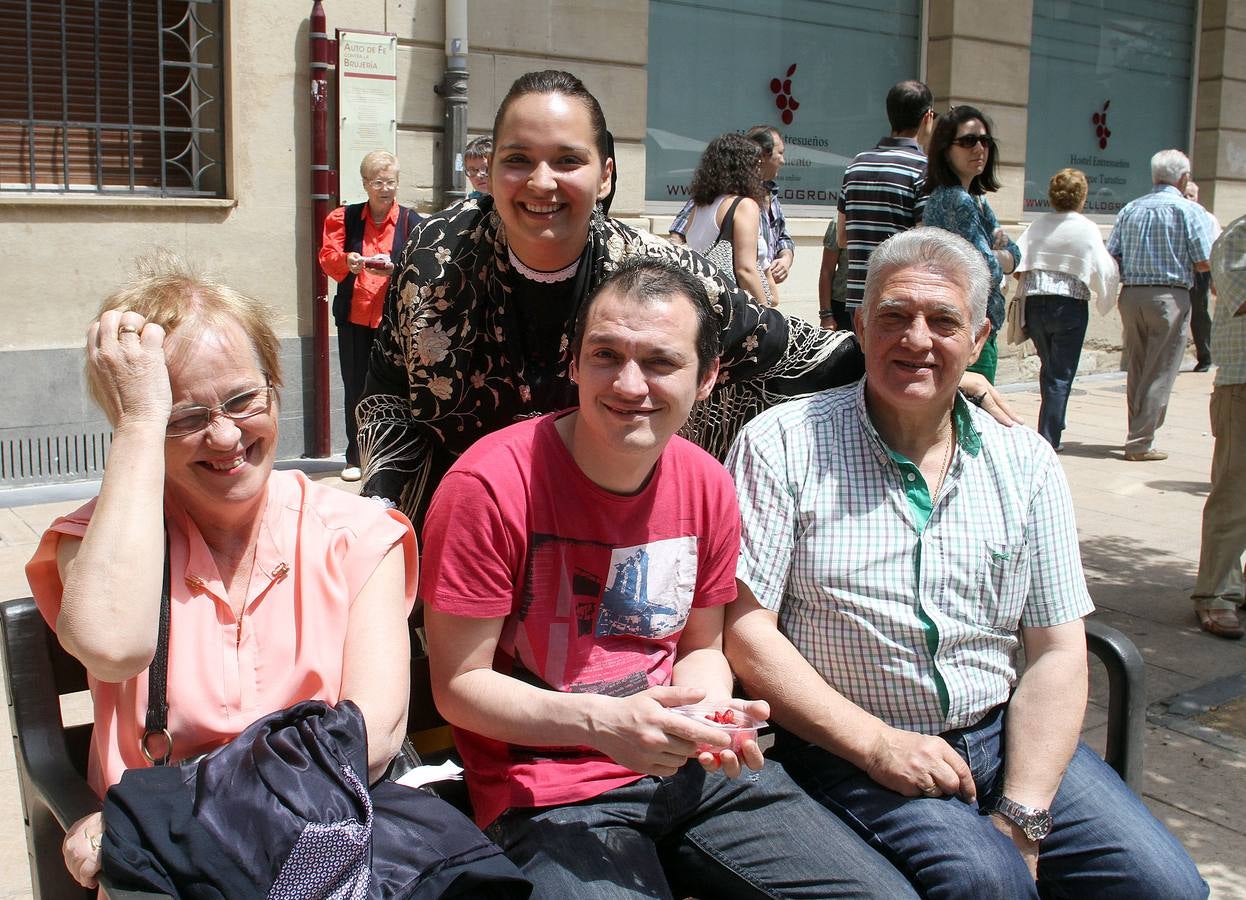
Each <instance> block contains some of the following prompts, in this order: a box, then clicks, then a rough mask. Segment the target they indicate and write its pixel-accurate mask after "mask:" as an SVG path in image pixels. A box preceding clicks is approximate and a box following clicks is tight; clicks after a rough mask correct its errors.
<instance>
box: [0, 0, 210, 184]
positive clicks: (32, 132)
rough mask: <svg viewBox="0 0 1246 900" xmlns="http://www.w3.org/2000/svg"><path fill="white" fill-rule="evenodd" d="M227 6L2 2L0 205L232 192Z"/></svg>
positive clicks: (193, 0) (175, 1)
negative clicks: (21, 199)
mask: <svg viewBox="0 0 1246 900" xmlns="http://www.w3.org/2000/svg"><path fill="white" fill-rule="evenodd" d="M221 6H222V3H221V0H0V194H3V193H5V192H14V191H20V192H31V191H35V192H39V193H44V192H47V193H75V194H77V193H96V194H99V193H103V194H135V195H144V196H166V197H221V196H224V193H225V165H224V161H225V140H224V139H225V134H224V126H225V117H224V103H223V93H224V76H223V71H222V61H223V59H224V41H223V36H222V32H221V29H222V18H223V16H222V10H221Z"/></svg>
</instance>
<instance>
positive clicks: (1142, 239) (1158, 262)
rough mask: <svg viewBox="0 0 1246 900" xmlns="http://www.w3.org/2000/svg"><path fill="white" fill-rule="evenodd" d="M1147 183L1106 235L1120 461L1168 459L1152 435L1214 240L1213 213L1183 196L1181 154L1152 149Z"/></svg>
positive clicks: (1186, 169) (1186, 174) (1186, 163)
mask: <svg viewBox="0 0 1246 900" xmlns="http://www.w3.org/2000/svg"><path fill="white" fill-rule="evenodd" d="M1151 180H1152V181H1153V182H1154V187H1153V188H1152V189H1151V192H1150V193H1149V194H1144V195H1143V196H1141V197H1139V198H1137V199H1136V200H1132V201H1130V202H1129V203H1126V204H1125V207H1124V209H1122V210H1121V211H1120V212H1119V213H1118V214H1117V216H1116V225H1115V226H1114V227H1113V228H1112V234H1111V235H1109V236H1108V253H1110V254H1112V256H1113V258H1115V260H1116V263H1117V265H1119V266H1120V269H1121V284H1122V285H1123V287H1122V288H1121V294H1120V298H1119V300H1117V308H1118V309H1119V311H1120V314H1121V325H1122V326H1123V333H1124V339H1125V352H1126V356H1127V357H1128V362H1127V364H1126V368H1127V372H1126V376H1125V398H1126V402H1127V404H1128V413H1129V432H1128V435H1127V436H1126V438H1125V459H1127V460H1129V461H1131V462H1153V461H1156V460H1162V459H1167V458H1168V454H1167V453H1165V452H1164V451H1163V450H1158V449H1156V447H1155V432H1156V431H1158V430H1159V427H1160V426H1161V425H1163V424H1164V414H1165V413H1166V412H1167V411H1168V398H1169V397H1170V396H1171V395H1172V386H1173V383H1174V382H1175V381H1176V380H1177V372H1178V371H1180V369H1181V360H1182V358H1184V356H1185V342H1186V335H1187V333H1188V323H1189V321H1190V288H1191V287H1193V285H1194V273H1195V272H1206V271H1207V270H1208V264H1207V257H1208V255H1209V254H1210V252H1211V241H1212V221H1211V217H1210V216H1208V215H1207V214H1206V213H1205V212H1204V211H1203V209H1202V207H1200V206H1199V205H1198V204H1197V203H1191V202H1190V201H1189V200H1187V199H1185V197H1184V196H1183V194H1182V191H1184V190H1185V187H1186V185H1187V184H1188V183H1189V181H1190V160H1189V159H1188V158H1186V155H1185V154H1184V153H1182V152H1181V151H1180V150H1161V151H1160V152H1159V153H1156V154H1155V155H1154V156H1153V157H1151Z"/></svg>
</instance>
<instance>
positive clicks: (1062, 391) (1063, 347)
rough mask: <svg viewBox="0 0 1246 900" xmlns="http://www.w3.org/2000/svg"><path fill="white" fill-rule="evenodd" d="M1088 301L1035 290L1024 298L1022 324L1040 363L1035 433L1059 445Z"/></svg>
mask: <svg viewBox="0 0 1246 900" xmlns="http://www.w3.org/2000/svg"><path fill="white" fill-rule="evenodd" d="M1089 321H1090V305H1089V304H1088V303H1087V302H1086V301H1085V300H1074V299H1073V298H1072V297H1058V296H1054V295H1044V294H1039V295H1035V296H1033V297H1026V298H1025V327H1026V330H1027V331H1028V332H1029V333H1030V338H1031V339H1033V341H1034V349H1035V350H1037V351H1038V360H1039V362H1040V363H1041V364H1042V365H1041V366H1040V367H1039V370H1038V390H1039V393H1040V394H1041V396H1042V405H1041V406H1040V407H1039V409H1038V433H1039V434H1041V435H1042V436H1043V437H1044V438H1046V439H1047V443H1049V444H1051V446H1053V447H1059V446H1060V435H1061V434H1063V433H1064V413H1065V410H1067V409H1068V406H1069V391H1070V389H1071V388H1072V387H1073V378H1074V377H1075V376H1076V375H1077V361H1078V359H1079V358H1080V357H1081V355H1082V342H1083V341H1084V340H1085V339H1086V326H1087V324H1088V323H1089Z"/></svg>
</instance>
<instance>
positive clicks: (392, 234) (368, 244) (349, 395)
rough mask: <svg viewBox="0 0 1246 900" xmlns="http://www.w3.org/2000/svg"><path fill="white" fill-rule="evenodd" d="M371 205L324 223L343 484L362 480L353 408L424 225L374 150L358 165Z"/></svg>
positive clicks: (388, 157) (323, 262)
mask: <svg viewBox="0 0 1246 900" xmlns="http://www.w3.org/2000/svg"><path fill="white" fill-rule="evenodd" d="M359 175H360V177H361V178H362V179H363V189H364V190H365V191H367V193H368V199H367V201H365V202H363V203H352V204H351V205H350V206H339V207H338V208H337V209H335V210H333V212H331V213H329V215H328V217H327V218H326V219H325V220H324V238H323V239H322V241H321V244H320V268H322V269H324V273H325V274H326V275H328V276H329V277H330V278H332V279H333V280H334V281H336V282H337V294H336V296H334V298H333V321H334V324H336V325H337V349H338V363H339V365H340V366H341V369H342V388H343V390H342V394H343V397H342V404H343V406H344V407H345V408H346V468H344V469H343V470H342V480H343V481H358V480H359V437H358V430H359V429H358V426H357V425H356V423H355V407H356V406H357V405H358V403H359V396H360V394H362V393H363V382H364V378H365V377H366V376H367V374H368V353H369V352H370V351H371V349H372V338H373V337H375V336H376V329H377V326H378V325H380V324H381V312H382V311H383V309H384V307H385V293H386V291H388V290H389V276H390V275H393V274H394V261H395V260H396V259H397V258H398V254H399V253H400V252H402V245H403V244H405V243H406V242H407V235H408V234H410V233H411V229H412V228H414V227H415V223H416V222H418V221H420V217H419V215H418V214H417V213H416V212H415V210H412V209H408V208H407V207H405V206H400V205H399V204H398V202H397V196H398V181H399V172H398V160H397V159H396V158H395V157H394V154H392V153H390V152H389V151H388V150H373V151H372V152H371V153H369V154H368V155H367V156H365V157H364V158H363V162H361V163H360V164H359Z"/></svg>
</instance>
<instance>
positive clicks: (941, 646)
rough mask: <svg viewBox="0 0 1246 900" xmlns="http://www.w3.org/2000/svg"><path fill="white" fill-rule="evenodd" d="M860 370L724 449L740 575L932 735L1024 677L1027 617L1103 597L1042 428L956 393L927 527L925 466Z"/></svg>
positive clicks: (978, 713)
mask: <svg viewBox="0 0 1246 900" xmlns="http://www.w3.org/2000/svg"><path fill="white" fill-rule="evenodd" d="M864 384H865V381H864V379H862V381H860V382H858V383H857V384H856V385H853V386H848V387H845V388H839V389H835V390H830V391H824V392H822V393H820V394H816V395H814V396H812V397H809V398H806V399H803V400H796V401H793V402H790V403H784V404H781V405H780V406H777V407H774V408H773V409H771V410H769V411H767V412H765V413H763V414H762V415H760V416H758V417H757V418H756V419H755V420H753V421H752V422H751V423H749V425H747V426H746V427H745V428H744V430H743V432H742V433H741V434H740V437H739V438H738V440H737V441H736V443H735V445H734V446H733V447H732V450H731V453H730V454H729V456H728V460H727V468H728V469H729V470H730V471H731V473H732V475H733V477H734V478H735V483H736V491H737V493H738V494H739V499H740V513H741V517H742V525H743V531H742V538H741V548H740V562H739V567H738V569H737V573H736V574H737V577H738V578H739V579H740V580H741V581H742V582H744V583H745V584H746V585H748V587H749V588H750V589H751V590H752V592H753V594H754V596H756V597H757V600H758V601H759V602H760V603H761V604H762V606H764V607H766V608H767V609H769V610H772V611H774V612H777V613H778V615H779V627H780V630H781V631H782V632H783V634H784V635H786V636H787V637H788V639H789V640H791V641H792V643H793V644H794V645H795V646H796V648H797V649H798V650H799V651H800V652H801V653H802V654H803V655H804V656H805V658H806V659H808V660H809V661H810V663H812V664H813V666H814V667H815V668H816V669H817V670H818V672H819V673H820V674H821V675H822V677H823V678H825V679H826V681H827V682H828V683H829V684H830V685H831V686H832V687H834V688H835V689H836V690H838V691H839V692H840V693H842V694H844V696H846V697H847V698H848V699H849V700H851V701H852V702H853V703H856V704H857V705H858V706H860V707H862V708H863V709H865V710H867V711H868V712H870V713H872V714H874V715H876V716H878V717H880V718H881V719H883V720H884V721H886V722H887V723H889V724H890V725H892V726H894V727H897V728H903V729H907V730H913V731H920V732H924V733H927V734H937V733H940V732H943V731H947V730H949V729H952V728H960V727H964V726H967V725H972V724H974V723H975V722H977V721H978V720H979V719H980V718H981V717H982V716H983V715H984V714H985V713H986V712H987V711H989V710H990V709H992V708H993V707H995V706H997V705H999V704H1000V703H1003V702H1005V701H1007V699H1008V697H1009V694H1010V692H1011V690H1012V688H1013V686H1014V685H1015V683H1016V680H1017V670H1016V666H1015V664H1014V658H1015V654H1016V651H1017V649H1018V644H1019V641H1018V628H1020V627H1046V626H1053V625H1058V624H1061V623H1063V622H1067V621H1071V620H1073V619H1077V618H1080V617H1082V616H1085V615H1086V614H1088V613H1089V612H1091V611H1092V610H1093V608H1094V607H1093V604H1092V603H1091V600H1090V595H1089V593H1088V591H1087V589H1086V580H1085V576H1084V574H1083V572H1082V564H1081V555H1080V551H1079V549H1078V544H1077V530H1076V524H1075V522H1074V519H1073V504H1072V499H1071V497H1070V495H1069V490H1068V485H1067V483H1066V482H1065V479H1064V473H1063V471H1062V470H1061V468H1060V465H1059V462H1058V461H1057V460H1056V457H1055V454H1054V453H1053V452H1052V450H1051V448H1050V447H1049V446H1048V445H1047V443H1046V442H1045V441H1043V440H1042V438H1040V437H1039V436H1038V435H1037V434H1036V433H1035V432H1034V431H1032V430H1030V429H1028V428H1021V427H1014V428H1005V427H1003V426H1001V425H999V424H998V423H996V422H995V421H994V420H993V419H991V418H990V416H988V415H986V414H985V413H982V412H981V411H979V410H977V409H974V408H972V407H970V406H969V405H968V404H966V403H965V402H964V400H963V399H961V398H960V397H959V396H958V397H957V399H956V410H955V418H956V421H957V445H956V448H955V451H954V453H953V457H952V462H951V468H950V470H949V472H948V475H947V478H946V480H945V485H944V487H943V489H942V491H941V492H940V495H939V497H938V498H937V500H936V502H935V503H934V506H933V509H930V513H929V519H928V520H927V521H925V522H924V523H923V522H922V518H923V517H922V516H919V515H918V514H917V513H916V511H915V510H914V507H913V504H912V502H911V497H912V496H913V493H914V491H916V492H917V493H920V492H921V491H924V490H926V486H925V484H924V481H922V476H921V474H920V472H919V471H918V469H917V467H916V466H913V465H912V464H910V463H908V462H907V461H903V460H902V459H899V458H897V457H896V456H895V455H894V454H892V453H891V452H890V451H889V450H888V449H887V447H886V446H885V445H884V444H883V442H882V439H881V438H880V437H879V436H878V433H877V431H876V430H875V429H874V427H873V425H872V424H871V422H870V419H869V415H868V413H867V412H866V407H865V399H864V392H863V389H864ZM927 497H928V494H927Z"/></svg>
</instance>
